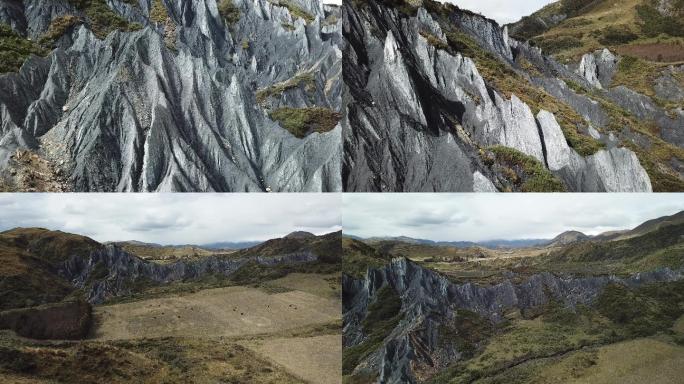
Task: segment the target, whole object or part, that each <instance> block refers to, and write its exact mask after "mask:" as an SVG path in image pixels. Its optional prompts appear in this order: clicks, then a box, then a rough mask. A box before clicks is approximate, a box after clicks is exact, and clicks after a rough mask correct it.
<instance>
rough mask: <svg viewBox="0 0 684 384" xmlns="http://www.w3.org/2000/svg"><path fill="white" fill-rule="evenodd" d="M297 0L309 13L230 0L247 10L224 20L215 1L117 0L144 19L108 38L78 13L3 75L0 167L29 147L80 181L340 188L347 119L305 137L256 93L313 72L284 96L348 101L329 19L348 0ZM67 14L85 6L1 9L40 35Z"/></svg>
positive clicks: (119, 8) (96, 187)
mask: <svg viewBox="0 0 684 384" xmlns="http://www.w3.org/2000/svg"><path fill="white" fill-rule="evenodd" d="M293 1H294V3H296V4H297V5H298V6H300V7H301V8H302V9H304V10H305V11H306V12H308V13H310V14H311V16H312V17H313V18H314V20H313V21H311V22H308V23H307V22H306V21H305V20H304V19H302V18H299V17H296V16H293V15H292V14H291V13H290V12H289V11H288V9H287V8H286V7H284V6H280V5H278V4H277V3H274V2H270V1H268V0H255V1H251V0H233V3H234V4H235V5H236V6H237V7H238V8H239V10H240V13H241V15H240V20H239V21H238V22H237V23H235V24H234V25H232V26H228V25H226V24H225V22H224V20H223V18H222V17H221V16H220V15H219V12H218V8H217V1H216V0H201V1H191V0H163V1H162V4H163V5H164V7H165V8H166V10H167V12H168V15H169V17H168V19H167V21H166V23H163V24H164V25H161V24H160V23H157V22H153V21H151V20H150V19H149V10H150V5H151V1H149V0H140V2H139V4H135V5H131V4H126V3H124V2H122V1H120V0H109V1H108V2H107V3H108V5H109V6H110V7H111V8H112V9H113V10H114V11H115V12H118V13H119V14H120V15H121V16H122V17H123V18H125V19H126V20H128V21H129V22H136V23H140V24H141V25H142V26H143V28H142V29H141V30H139V31H135V32H120V31H117V32H113V33H111V34H109V35H108V36H107V38H106V39H104V40H100V39H98V38H97V37H95V35H94V34H93V33H92V32H91V31H90V30H89V29H88V27H87V26H78V27H76V28H75V29H73V30H72V31H71V32H68V33H67V34H66V35H64V36H63V37H61V38H60V39H59V41H58V42H57V44H56V46H57V48H56V49H55V50H54V51H53V52H52V53H50V55H49V56H48V57H46V58H38V57H33V58H31V59H29V60H28V62H26V63H25V64H24V66H23V67H22V69H21V71H20V72H19V73H17V74H6V75H1V76H0V169H2V168H4V167H5V164H6V162H7V159H8V153H11V152H13V151H14V150H16V149H17V148H27V149H31V150H36V151H40V152H41V154H44V155H45V156H46V157H47V158H48V159H51V160H52V161H53V162H55V163H56V164H61V168H63V173H64V174H65V175H68V178H69V180H70V183H71V189H73V190H76V191H266V190H271V191H276V192H277V191H335V190H340V189H341V178H340V162H341V147H340V140H341V139H340V135H341V132H340V131H341V128H339V126H338V128H336V129H334V130H332V131H331V132H327V133H313V134H311V135H309V136H307V137H306V138H304V139H298V138H296V137H294V136H293V135H292V134H290V133H289V132H288V131H286V130H285V129H283V128H281V127H280V126H279V125H278V124H277V123H276V122H274V121H272V120H271V119H270V118H269V116H268V111H267V110H266V109H264V108H263V107H262V106H260V105H259V103H257V102H256V100H255V92H256V91H257V90H258V89H265V88H268V87H269V86H271V85H273V84H277V83H280V82H283V81H286V80H288V79H291V78H294V77H295V76H297V75H299V74H304V73H306V74H311V75H312V76H313V83H314V86H313V87H308V88H307V89H308V90H307V91H304V90H301V89H298V90H289V91H287V92H283V93H282V94H279V95H276V96H275V98H278V100H276V101H275V105H276V106H289V107H293V108H304V107H311V106H319V107H324V108H329V109H333V110H339V109H340V105H341V90H342V86H341V63H340V59H341V51H340V49H339V48H338V44H339V43H340V40H341V36H340V27H339V22H336V23H329V22H327V21H326V18H327V17H328V16H330V15H332V14H333V13H335V14H337V13H338V12H339V10H338V8H337V7H330V6H326V7H324V6H323V5H322V3H320V2H319V1H317V0H293ZM65 14H75V15H81V12H80V11H78V10H77V9H75V8H74V7H73V6H72V5H71V4H70V3H69V2H67V1H45V0H28V1H24V2H23V4H18V3H17V2H15V1H2V2H0V20H2V21H3V22H6V23H8V24H9V25H11V26H12V27H13V29H14V30H15V31H16V32H18V33H20V34H22V35H24V36H27V37H30V38H32V39H34V40H36V39H38V38H39V37H40V36H41V35H42V34H43V33H45V31H46V30H47V28H48V26H49V25H50V22H51V20H53V19H54V18H55V17H57V16H62V15H65ZM335 16H336V17H337V16H339V15H335ZM323 24H325V27H324V26H323ZM285 26H290V27H288V28H286V27H285Z"/></svg>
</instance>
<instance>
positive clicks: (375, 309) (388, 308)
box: [342, 286, 402, 375]
mask: <svg viewBox="0 0 684 384" xmlns="http://www.w3.org/2000/svg"><path fill="white" fill-rule="evenodd" d="M401 318H402V314H401V298H400V297H399V295H397V293H396V291H394V289H393V288H391V287H389V286H385V287H383V288H381V289H380V290H379V291H378V292H377V293H376V295H375V300H374V301H373V302H372V303H370V305H369V306H368V311H367V314H366V318H365V319H364V320H363V321H362V322H361V325H362V326H363V331H364V333H365V334H366V335H367V337H366V339H365V340H364V341H363V342H362V343H361V344H358V345H355V346H353V347H349V348H346V349H345V350H344V352H343V354H342V373H343V374H345V375H348V374H350V373H351V372H352V371H353V370H354V368H356V366H357V365H358V364H359V362H360V361H361V359H363V358H364V357H366V356H368V355H369V354H370V353H372V352H373V351H375V350H377V349H378V348H380V346H381V345H382V342H383V340H384V339H385V337H387V335H389V333H390V332H392V330H393V329H394V328H395V327H396V326H397V325H398V324H399V321H401Z"/></svg>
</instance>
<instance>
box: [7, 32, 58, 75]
mask: <svg viewBox="0 0 684 384" xmlns="http://www.w3.org/2000/svg"><path fill="white" fill-rule="evenodd" d="M45 54H47V52H46V51H45V50H44V49H43V48H41V47H40V46H39V45H38V44H36V43H34V42H32V41H29V40H27V39H25V38H23V37H21V36H19V35H18V34H16V33H15V32H14V31H13V30H12V28H11V27H10V26H9V25H6V24H2V23H0V73H5V72H18V71H19V68H21V65H22V64H24V62H25V61H26V60H27V59H28V58H29V56H31V55H38V56H44V55H45Z"/></svg>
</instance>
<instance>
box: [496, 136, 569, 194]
mask: <svg viewBox="0 0 684 384" xmlns="http://www.w3.org/2000/svg"><path fill="white" fill-rule="evenodd" d="M489 150H490V151H491V152H493V153H494V155H495V157H496V162H497V163H499V164H503V165H505V166H507V167H509V169H511V170H513V171H515V176H516V177H513V175H511V176H509V177H508V178H509V180H510V181H512V182H513V183H514V184H517V185H519V186H520V189H521V190H522V191H523V192H565V187H564V186H563V183H562V182H561V181H560V180H559V179H558V178H557V177H556V176H554V175H553V174H552V173H551V171H549V170H548V169H546V167H544V165H542V163H541V162H539V160H537V159H536V158H534V157H532V156H528V155H526V154H524V153H522V152H520V151H518V150H515V149H513V148H508V147H504V146H500V145H498V146H495V147H491V148H490V149H489Z"/></svg>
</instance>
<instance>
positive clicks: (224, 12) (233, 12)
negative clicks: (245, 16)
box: [218, 0, 240, 26]
mask: <svg viewBox="0 0 684 384" xmlns="http://www.w3.org/2000/svg"><path fill="white" fill-rule="evenodd" d="M218 11H219V14H220V15H221V17H223V18H224V19H225V20H226V23H228V25H229V26H233V25H234V24H235V23H237V22H238V21H240V9H239V8H238V7H236V6H235V4H233V0H221V1H220V2H219V3H218Z"/></svg>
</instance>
